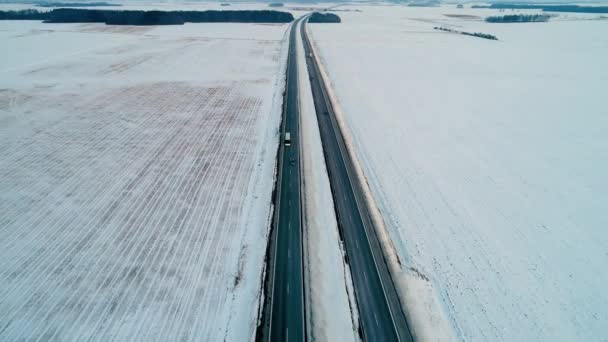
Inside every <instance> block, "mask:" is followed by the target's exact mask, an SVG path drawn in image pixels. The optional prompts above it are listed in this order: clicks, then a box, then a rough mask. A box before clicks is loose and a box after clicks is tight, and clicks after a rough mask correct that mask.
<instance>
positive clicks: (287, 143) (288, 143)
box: [285, 132, 291, 146]
mask: <svg viewBox="0 0 608 342" xmlns="http://www.w3.org/2000/svg"><path fill="white" fill-rule="evenodd" d="M285 146H291V133H290V132H285Z"/></svg>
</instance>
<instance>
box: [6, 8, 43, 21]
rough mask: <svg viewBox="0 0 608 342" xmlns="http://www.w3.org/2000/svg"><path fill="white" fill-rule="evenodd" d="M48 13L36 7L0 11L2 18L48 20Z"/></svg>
mask: <svg viewBox="0 0 608 342" xmlns="http://www.w3.org/2000/svg"><path fill="white" fill-rule="evenodd" d="M47 13H48V12H40V11H38V10H35V9H25V10H20V11H0V20H46V18H47V17H48V14H47Z"/></svg>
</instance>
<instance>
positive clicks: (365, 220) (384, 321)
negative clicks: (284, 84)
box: [292, 21, 413, 342]
mask: <svg viewBox="0 0 608 342" xmlns="http://www.w3.org/2000/svg"><path fill="white" fill-rule="evenodd" d="M305 25H306V21H304V22H303V23H302V25H300V26H301V34H302V40H303V42H304V51H305V53H306V61H307V66H308V73H309V76H310V81H311V87H312V94H313V98H314V104H315V110H316V112H317V121H318V123H319V130H320V133H321V141H322V144H323V153H324V155H325V162H326V164H327V171H328V175H329V181H330V184H331V189H332V195H333V198H334V206H335V209H336V217H337V219H338V226H339V227H340V231H341V235H342V239H343V240H344V245H345V249H346V255H347V259H348V264H349V266H350V269H351V274H352V279H353V286H354V288H355V297H356V300H357V306H358V309H359V322H360V326H361V328H362V331H363V335H364V339H365V340H367V341H402V342H406V341H412V340H413V339H412V335H411V333H410V331H409V327H408V324H407V320H406V317H405V315H404V313H403V310H402V308H401V304H400V302H399V298H398V297H397V291H396V289H395V286H394V284H393V282H392V279H391V276H390V273H389V270H388V266H387V265H386V262H385V260H384V256H383V254H382V247H381V245H380V242H379V240H378V238H377V236H376V233H375V228H374V226H373V223H372V220H371V217H370V213H369V209H368V207H367V203H366V202H365V200H364V195H363V190H362V188H361V185H360V184H359V182H358V181H357V179H356V174H355V171H354V167H353V162H352V160H351V158H350V155H349V154H348V151H347V149H346V146H345V143H344V138H343V137H342V133H341V131H340V128H339V127H338V123H337V121H336V118H335V114H334V111H333V107H332V104H331V101H330V100H329V97H328V96H327V89H326V88H325V84H324V82H323V80H322V78H321V77H320V72H319V66H318V65H317V63H316V59H315V58H314V51H313V49H312V47H311V44H310V40H309V38H308V35H307V33H306V29H305ZM292 38H293V37H292Z"/></svg>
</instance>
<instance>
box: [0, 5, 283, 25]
mask: <svg viewBox="0 0 608 342" xmlns="http://www.w3.org/2000/svg"><path fill="white" fill-rule="evenodd" d="M0 20H44V21H45V22H47V23H105V24H108V25H182V24H184V23H227V22H235V23H288V22H291V21H292V20H293V15H291V13H286V12H279V11H119V10H97V9H76V8H58V9H54V10H52V11H50V12H40V11H36V10H24V11H0Z"/></svg>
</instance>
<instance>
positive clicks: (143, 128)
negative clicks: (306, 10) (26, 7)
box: [0, 21, 287, 341]
mask: <svg viewBox="0 0 608 342" xmlns="http://www.w3.org/2000/svg"><path fill="white" fill-rule="evenodd" d="M286 28H287V25H255V24H188V25H184V26H180V27H128V26H124V27H111V26H105V25H101V24H42V23H39V22H30V21H28V22H19V23H16V22H0V41H2V42H3V45H4V46H5V47H7V49H5V50H3V54H2V55H1V56H0V65H1V67H0V189H2V191H0V212H1V213H2V214H1V215H0V259H1V260H2V264H1V265H0V312H2V313H3V314H2V317H1V318H0V339H2V340H19V339H25V340H35V339H42V340H52V339H56V340H100V341H105V340H109V339H115V340H134V339H135V340H141V341H146V340H196V341H199V340H205V341H216V340H224V339H226V340H237V341H242V340H248V339H251V338H252V337H253V334H254V333H255V325H256V322H257V314H258V302H259V295H260V294H259V291H260V284H261V275H262V270H263V266H264V265H263V259H264V253H265V250H266V241H267V233H268V225H269V217H270V214H271V206H270V199H271V191H272V182H273V173H274V164H275V152H276V144H277V143H278V125H279V118H280V114H279V113H280V105H281V101H282V96H281V94H282V83H283V82H282V80H283V71H284V59H285V56H286V52H287V49H286V46H287V44H286V37H287V36H286V34H285V33H286Z"/></svg>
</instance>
